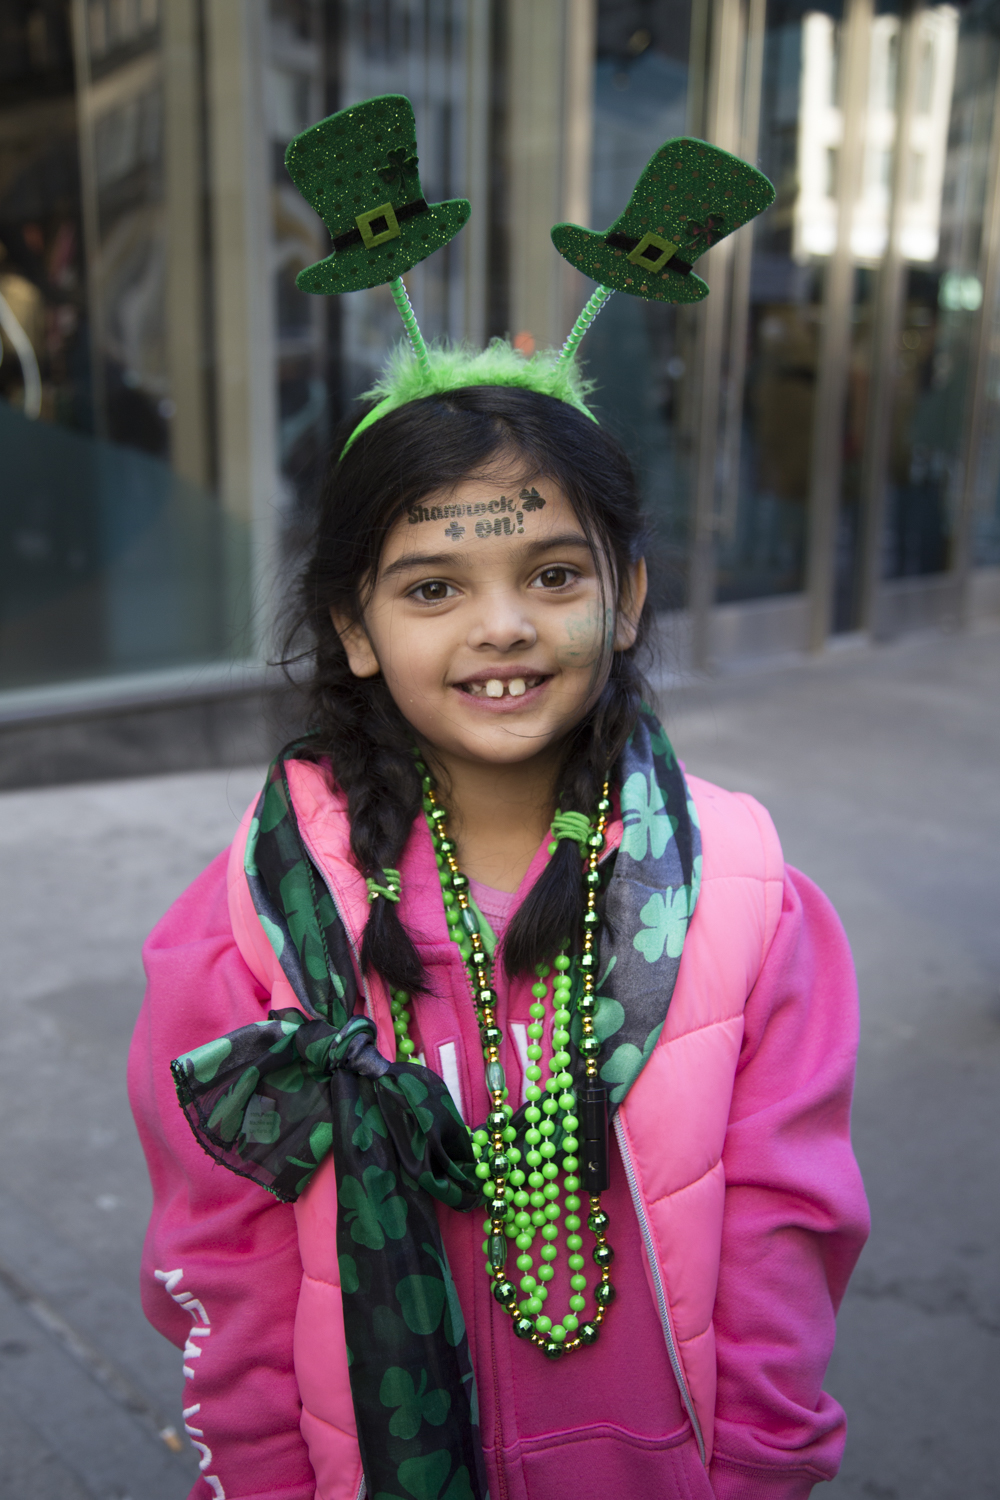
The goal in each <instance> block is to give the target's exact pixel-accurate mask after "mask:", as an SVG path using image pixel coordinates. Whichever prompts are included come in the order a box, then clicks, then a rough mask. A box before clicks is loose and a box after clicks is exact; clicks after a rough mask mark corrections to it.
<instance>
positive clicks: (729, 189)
mask: <svg viewBox="0 0 1000 1500" xmlns="http://www.w3.org/2000/svg"><path fill="white" fill-rule="evenodd" d="M773 201H774V188H773V187H772V186H771V184H770V182H768V180H767V178H766V177H765V176H764V174H763V172H758V171H757V169H756V167H751V166H750V165H749V164H748V163H747V162H745V161H741V160H740V158H739V157H738V156H731V155H730V154H729V152H728V151H722V150H721V149H720V148H719V147H718V146H710V145H709V144H708V142H707V141H697V140H692V139H689V138H687V137H684V138H681V139H680V140H674V141H667V142H666V143H665V144H664V145H662V146H661V147H660V149H659V150H658V151H657V152H656V153H655V155H654V156H653V157H652V158H651V159H650V161H649V162H648V163H647V164H646V166H645V167H644V168H643V172H642V176H641V177H640V178H639V181H638V182H637V183H636V185H635V187H634V188H633V190H632V196H631V198H630V199H629V202H628V207H627V208H626V209H625V212H624V213H623V214H621V215H620V217H619V218H617V219H616V220H615V222H614V223H613V224H612V225H611V227H610V228H609V229H605V230H604V231H603V232H598V231H596V230H593V229H582V228H581V227H580V225H579V224H556V225H555V226H554V228H553V230H552V243H553V244H554V245H555V247H556V249H557V250H558V251H559V254H560V255H561V256H563V258H564V259H565V260H568V261H569V263H570V265H573V266H576V268H577V270H578V271H582V272H583V273H584V275H586V276H589V277H591V278H592V280H594V281H597V282H600V284H601V286H606V287H611V288H613V290H614V291H616V292H626V293H628V294H629V295H630V296H632V297H642V298H643V299H644V300H646V301H651V302H700V301H701V300H702V298H703V297H707V296H708V287H707V286H706V285H705V283H704V282H703V281H702V280H701V278H700V276H695V275H693V274H692V272H691V263H692V262H693V261H695V260H697V258H698V256H699V255H703V254H704V252H705V251H706V250H707V249H708V248H709V246H710V245H714V244H716V243H717V242H718V241H719V240H721V239H725V237H726V235H727V234H732V232H733V230H734V229H739V228H740V226H741V225H743V224H746V223H747V221H748V220H750V219H752V218H754V217H755V216H756V215H757V214H759V213H762V212H763V211H764V209H765V208H769V207H770V205H771V203H772V202H773Z"/></svg>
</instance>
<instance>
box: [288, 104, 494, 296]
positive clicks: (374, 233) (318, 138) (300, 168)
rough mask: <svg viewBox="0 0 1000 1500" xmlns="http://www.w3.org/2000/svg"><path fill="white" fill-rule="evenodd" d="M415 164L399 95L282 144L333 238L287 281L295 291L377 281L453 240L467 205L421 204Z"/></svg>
mask: <svg viewBox="0 0 1000 1500" xmlns="http://www.w3.org/2000/svg"><path fill="white" fill-rule="evenodd" d="M418 165H419V158H418V156H417V135H416V125H415V123H414V119H413V106H412V105H411V103H410V101H409V99H406V98H404V97H403V95H402V94H382V95H381V96H380V97H379V98H377V99H366V100H365V101H364V102H363V103H362V104H354V105H352V106H351V108H350V109H342V110H341V111H340V113H339V114H336V115H330V116H329V118H328V119H326V120H320V122H319V124H318V125H312V126H310V128H309V129H308V130H304V131H303V132H302V134H301V135H297V136H295V137H294V138H293V139H292V140H291V141H290V142H289V145H288V150H287V151H286V152H285V166H286V167H287V168H288V172H289V175H290V177H291V179H292V181H293V182H294V183H295V186H296V187H297V188H298V190H299V192H300V193H301V194H302V196H303V198H305V199H306V201H307V202H308V203H311V204H312V206H313V208H314V209H315V210H316V212H317V213H318V214H319V216H320V218H321V219H322V220H323V223H324V224H325V225H326V227H327V229H329V231H330V234H331V236H332V238H333V254H332V255H328V256H327V257H326V259H325V260H320V261H317V262H316V263H315V265H311V266H306V268H305V270H304V271H300V272H299V274H298V276H297V277H296V278H295V284H296V286H297V287H298V288H299V289H300V290H301V291H303V292H360V291H363V290H365V289H366V288H368V287H374V286H382V285H384V283H386V282H389V281H394V280H395V279H396V278H397V277H399V276H402V274H403V272H404V271H410V270H412V269H413V267H414V266H415V265H418V264H419V263H420V261H422V260H423V259H424V258H425V257H426V256H428V255H431V254H432V253H433V252H434V251H435V250H440V249H441V247H442V245H447V243H448V241H449V240H451V239H453V238H454V237H455V235H456V234H457V233H458V231H459V230H460V229H461V228H462V226H463V224H464V223H465V221H466V220H467V219H468V217H469V205H468V203H467V202H466V200H465V199H464V198H452V199H450V200H449V201H448V202H446V203H428V202H427V201H426V200H425V198H424V193H423V188H422V187H421V186H420V174H419V172H418Z"/></svg>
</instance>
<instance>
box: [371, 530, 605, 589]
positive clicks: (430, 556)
mask: <svg viewBox="0 0 1000 1500" xmlns="http://www.w3.org/2000/svg"><path fill="white" fill-rule="evenodd" d="M567 547H572V548H574V549H575V550H577V551H584V552H592V549H591V546H590V543H589V542H588V541H587V538H586V537H585V536H583V535H582V534H581V533H580V532H579V531H564V532H561V533H560V535H559V536H550V537H545V538H544V539H542V540H540V541H537V542H521V543H519V544H518V546H517V548H516V549H515V550H516V551H517V552H518V553H520V555H521V556H522V557H525V558H530V557H533V556H537V554H538V553H541V552H551V551H553V550H555V549H565V548H567ZM468 557H469V554H468V553H467V552H419V553H417V554H416V555H415V556H412V557H400V558H398V559H397V560H396V562H394V563H390V564H389V566H388V567H387V568H382V569H380V570H379V577H380V578H392V577H394V576H395V574H397V573H406V572H409V571H410V569H411V568H427V569H434V568H447V567H452V568H453V567H454V566H455V564H456V563H457V564H458V565H459V567H461V566H462V565H463V564H464V563H466V562H467V561H468Z"/></svg>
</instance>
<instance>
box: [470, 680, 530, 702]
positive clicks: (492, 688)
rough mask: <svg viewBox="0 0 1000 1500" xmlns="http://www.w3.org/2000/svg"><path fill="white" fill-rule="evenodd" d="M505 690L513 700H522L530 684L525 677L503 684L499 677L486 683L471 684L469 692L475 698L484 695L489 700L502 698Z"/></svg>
mask: <svg viewBox="0 0 1000 1500" xmlns="http://www.w3.org/2000/svg"><path fill="white" fill-rule="evenodd" d="M504 688H506V690H507V692H508V693H509V695H510V696H511V697H512V698H520V697H523V695H524V694H525V693H526V692H527V691H528V684H527V682H526V681H525V679H524V678H523V677H512V678H511V680H510V682H508V683H503V682H501V680H500V678H499V677H490V678H488V679H487V681H486V682H470V683H469V688H468V691H469V692H470V693H471V694H472V696H473V697H474V698H478V697H481V696H482V694H483V693H485V694H486V697H487V698H502V697H503V695H504Z"/></svg>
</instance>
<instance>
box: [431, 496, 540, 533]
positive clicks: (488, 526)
mask: <svg viewBox="0 0 1000 1500" xmlns="http://www.w3.org/2000/svg"><path fill="white" fill-rule="evenodd" d="M544 505H545V501H544V499H543V498H542V496H541V495H540V494H539V493H538V491H537V490H536V489H535V487H534V485H532V487H531V489H530V490H521V492H520V494H519V495H518V497H517V499H516V500H514V499H512V498H511V497H510V496H508V495H500V496H499V498H498V499H496V500H477V501H476V502H475V503H474V504H471V505H413V506H411V507H410V510H409V511H408V513H407V517H406V519H407V520H408V521H409V523H410V525H411V526H419V525H420V524H421V523H422V522H423V521H450V522H451V525H450V526H446V527H445V528H444V534H445V536H446V537H448V539H449V541H452V542H460V541H461V540H462V538H463V537H464V535H465V533H466V530H467V527H465V526H463V525H462V524H461V523H462V521H464V520H465V519H467V518H472V517H482V519H481V520H475V522H474V527H473V529H474V531H475V533H476V536H478V537H487V536H519V535H520V536H523V535H524V513H525V511H532V510H541V509H542V508H543V506H544Z"/></svg>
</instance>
